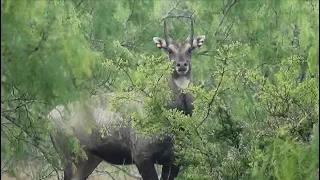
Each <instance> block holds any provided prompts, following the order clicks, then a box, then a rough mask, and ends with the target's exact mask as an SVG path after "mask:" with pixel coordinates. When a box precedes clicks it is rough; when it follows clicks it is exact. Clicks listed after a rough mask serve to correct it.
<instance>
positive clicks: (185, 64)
mask: <svg viewBox="0 0 320 180" xmlns="http://www.w3.org/2000/svg"><path fill="white" fill-rule="evenodd" d="M183 65H184V66H188V64H187V63H184V64H183ZM180 66H181V64H180V63H177V67H180Z"/></svg>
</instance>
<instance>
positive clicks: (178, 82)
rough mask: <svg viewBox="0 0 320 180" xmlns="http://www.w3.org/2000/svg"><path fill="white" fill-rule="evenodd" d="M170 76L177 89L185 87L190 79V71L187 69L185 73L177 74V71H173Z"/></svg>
mask: <svg viewBox="0 0 320 180" xmlns="http://www.w3.org/2000/svg"><path fill="white" fill-rule="evenodd" d="M171 78H172V81H173V84H174V85H175V86H176V88H177V89H186V88H187V87H188V86H189V84H190V81H191V72H190V71H189V72H188V73H187V74H185V75H179V74H178V73H176V72H174V73H173V74H172V77H171Z"/></svg>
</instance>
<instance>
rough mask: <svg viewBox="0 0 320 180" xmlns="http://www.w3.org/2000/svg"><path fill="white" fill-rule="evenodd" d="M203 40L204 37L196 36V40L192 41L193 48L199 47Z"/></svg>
mask: <svg viewBox="0 0 320 180" xmlns="http://www.w3.org/2000/svg"><path fill="white" fill-rule="evenodd" d="M205 38H206V36H205V35H201V36H198V37H197V38H195V39H193V48H197V47H198V48H199V47H201V46H202V44H203V42H204V39H205Z"/></svg>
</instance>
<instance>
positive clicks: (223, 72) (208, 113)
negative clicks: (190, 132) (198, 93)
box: [196, 59, 227, 129]
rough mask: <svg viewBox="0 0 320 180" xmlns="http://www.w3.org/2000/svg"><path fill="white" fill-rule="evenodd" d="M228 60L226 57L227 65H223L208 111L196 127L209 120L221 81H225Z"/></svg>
mask: <svg viewBox="0 0 320 180" xmlns="http://www.w3.org/2000/svg"><path fill="white" fill-rule="evenodd" d="M226 61H227V59H224V64H225V66H223V68H222V72H221V73H220V81H219V83H218V85H217V88H216V90H215V92H214V94H213V96H212V98H211V100H210V102H209V103H208V107H207V113H206V114H205V116H204V118H203V120H202V121H201V122H200V123H199V124H198V125H197V126H196V129H198V128H199V127H200V126H201V125H202V124H203V123H204V122H205V121H206V120H207V118H208V117H209V115H210V112H211V106H212V104H213V102H214V100H215V98H216V96H217V95H218V92H219V89H220V85H221V83H222V81H223V77H224V74H225V72H226V70H225V68H226Z"/></svg>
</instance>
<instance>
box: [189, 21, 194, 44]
mask: <svg viewBox="0 0 320 180" xmlns="http://www.w3.org/2000/svg"><path fill="white" fill-rule="evenodd" d="M193 34H194V27H193V19H191V28H190V35H189V44H191V45H192V44H193Z"/></svg>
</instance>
